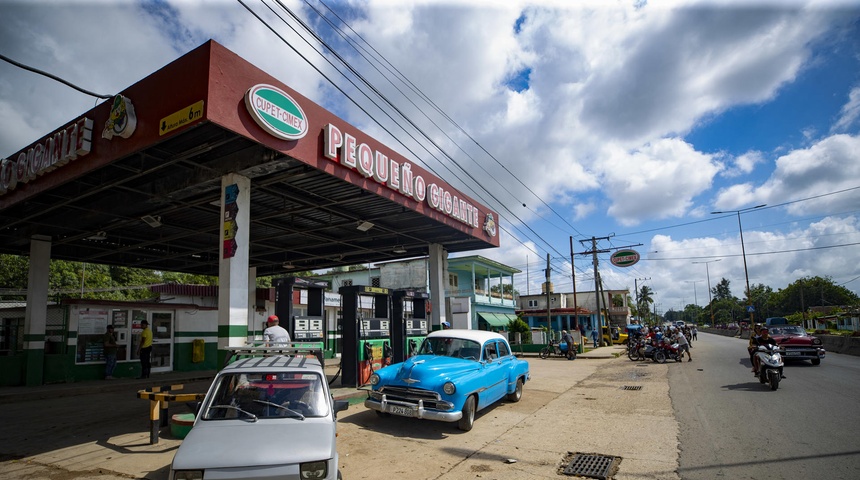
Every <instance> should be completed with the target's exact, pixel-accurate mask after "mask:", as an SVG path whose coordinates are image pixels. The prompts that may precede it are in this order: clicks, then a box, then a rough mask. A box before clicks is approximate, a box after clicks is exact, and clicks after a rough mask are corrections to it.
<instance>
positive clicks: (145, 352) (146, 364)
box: [137, 320, 152, 378]
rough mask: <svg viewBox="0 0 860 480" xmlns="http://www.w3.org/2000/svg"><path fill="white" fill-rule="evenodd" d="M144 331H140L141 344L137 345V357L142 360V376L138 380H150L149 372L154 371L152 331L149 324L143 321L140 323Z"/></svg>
mask: <svg viewBox="0 0 860 480" xmlns="http://www.w3.org/2000/svg"><path fill="white" fill-rule="evenodd" d="M140 326H141V328H142V330H141V331H140V343H138V344H137V356H138V358H140V376H139V377H137V378H149V372H150V370H151V369H152V361H151V360H152V359H151V357H150V356H151V355H152V330H150V329H149V322H148V321H147V320H143V321H142V322H140Z"/></svg>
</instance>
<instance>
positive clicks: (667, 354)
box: [653, 342, 681, 363]
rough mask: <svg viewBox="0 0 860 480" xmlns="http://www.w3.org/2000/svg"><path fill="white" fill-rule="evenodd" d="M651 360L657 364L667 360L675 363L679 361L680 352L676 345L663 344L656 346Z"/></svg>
mask: <svg viewBox="0 0 860 480" xmlns="http://www.w3.org/2000/svg"><path fill="white" fill-rule="evenodd" d="M653 360H654V361H655V362H657V363H666V361H667V360H674V361H676V362H680V361H681V350H680V349H679V348H678V344H677V343H674V344H672V343H668V342H663V343H661V344H660V345H658V347H657V349H656V350H655V351H654V358H653Z"/></svg>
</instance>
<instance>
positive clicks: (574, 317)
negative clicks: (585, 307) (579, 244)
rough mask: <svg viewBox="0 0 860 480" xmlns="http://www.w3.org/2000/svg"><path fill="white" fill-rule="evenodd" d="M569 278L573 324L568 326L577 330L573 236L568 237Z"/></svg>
mask: <svg viewBox="0 0 860 480" xmlns="http://www.w3.org/2000/svg"><path fill="white" fill-rule="evenodd" d="M570 278H571V280H572V281H573V319H574V320H573V325H572V326H571V327H570V328H572V329H573V328H575V329H576V331H579V312H578V311H577V305H576V265H574V263H573V236H571V237H570Z"/></svg>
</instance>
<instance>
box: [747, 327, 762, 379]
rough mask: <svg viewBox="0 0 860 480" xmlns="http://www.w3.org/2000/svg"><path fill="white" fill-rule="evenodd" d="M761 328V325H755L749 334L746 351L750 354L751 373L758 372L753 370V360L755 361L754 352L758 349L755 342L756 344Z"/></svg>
mask: <svg viewBox="0 0 860 480" xmlns="http://www.w3.org/2000/svg"><path fill="white" fill-rule="evenodd" d="M761 327H762V325H761V324H760V323H756V324H755V326H754V327H753V331H752V333H750V343H749V345H748V346H747V351H748V352H749V354H750V365H752V371H753V373H755V372H757V371H758V370H757V369H756V368H755V360H754V359H755V351H756V349H757V348H758V343H757V342H758V338H759V334H760V333H761Z"/></svg>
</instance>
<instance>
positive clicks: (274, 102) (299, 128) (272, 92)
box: [245, 85, 308, 140]
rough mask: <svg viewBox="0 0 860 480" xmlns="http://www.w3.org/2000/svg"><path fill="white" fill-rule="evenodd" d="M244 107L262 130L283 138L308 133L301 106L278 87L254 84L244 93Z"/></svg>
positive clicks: (301, 135) (296, 138) (291, 137)
mask: <svg viewBox="0 0 860 480" xmlns="http://www.w3.org/2000/svg"><path fill="white" fill-rule="evenodd" d="M245 107H246V108H247V109H248V112H249V113H250V114H251V117H252V118H253V119H254V121H255V122H257V125H259V126H260V127H261V128H262V129H263V130H265V131H267V132H269V133H270V134H272V135H274V136H275V137H278V138H282V139H284V140H298V139H300V138H302V137H304V136H305V134H306V133H308V118H307V117H306V116H305V112H304V111H303V110H302V107H300V106H299V104H298V103H296V101H295V100H293V98H292V97H290V96H289V95H287V93H286V92H284V91H283V90H281V89H280V88H277V87H273V86H271V85H255V86H253V87H251V88H249V89H248V91H247V92H246V93H245Z"/></svg>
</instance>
